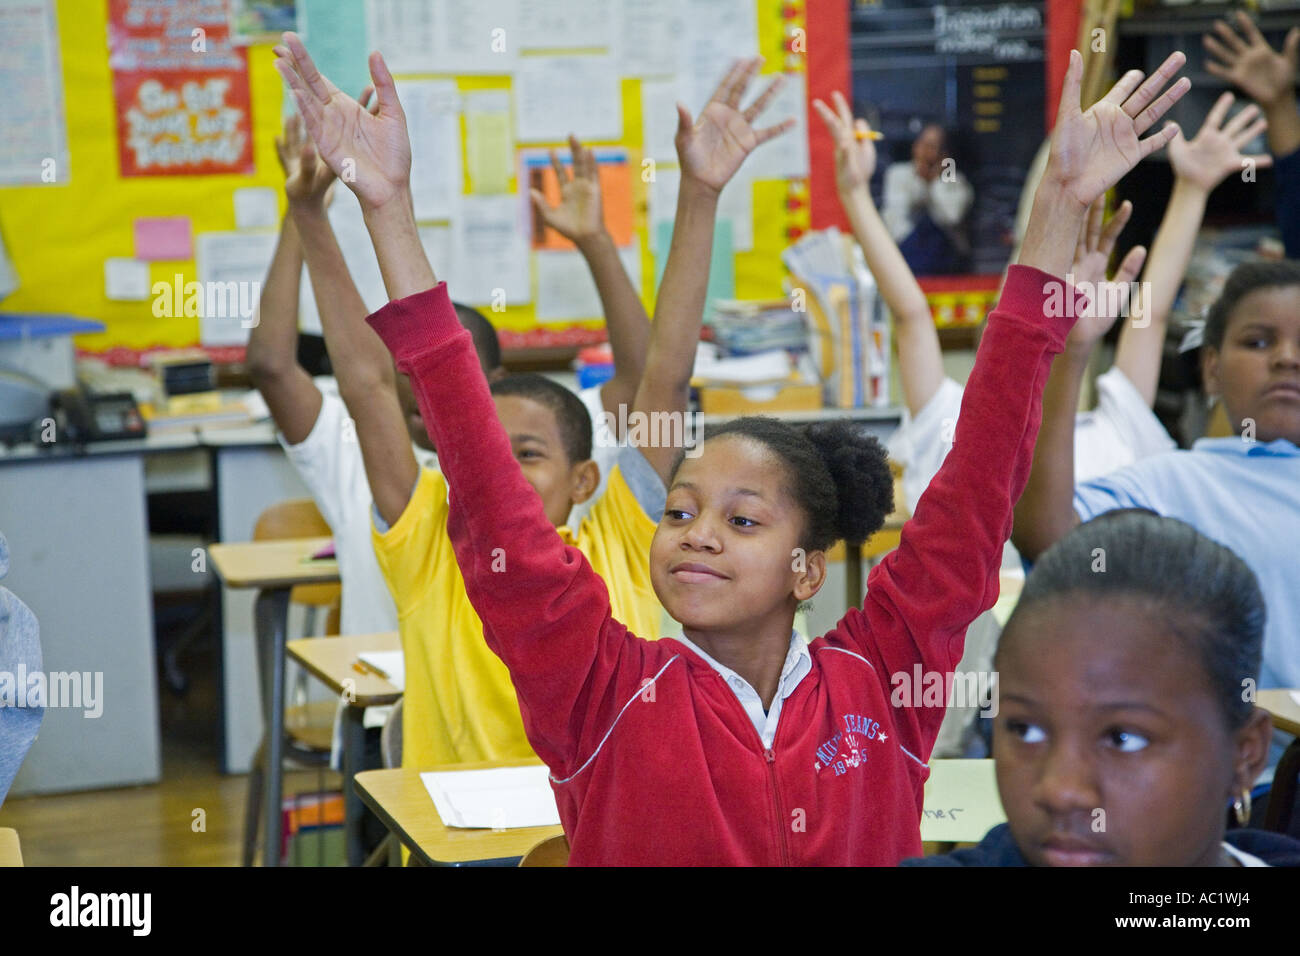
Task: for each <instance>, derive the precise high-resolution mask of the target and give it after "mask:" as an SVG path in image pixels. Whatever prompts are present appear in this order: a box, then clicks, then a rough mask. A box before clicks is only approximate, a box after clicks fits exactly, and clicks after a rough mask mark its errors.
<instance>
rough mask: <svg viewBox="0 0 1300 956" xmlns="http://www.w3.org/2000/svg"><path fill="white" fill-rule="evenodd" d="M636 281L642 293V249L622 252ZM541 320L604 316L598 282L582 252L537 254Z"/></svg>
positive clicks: (553, 251)
mask: <svg viewBox="0 0 1300 956" xmlns="http://www.w3.org/2000/svg"><path fill="white" fill-rule="evenodd" d="M618 257H619V259H620V261H622V263H623V269H624V271H625V272H627V275H628V278H629V279H630V280H631V282H632V288H634V289H636V290H637V292H638V293H639V292H640V291H641V246H640V244H639V243H638V244H635V245H631V246H627V247H626V248H624V249H619V250H618ZM536 259H537V319H538V321H539V322H573V321H577V320H579V319H598V318H601V316H602V315H603V314H604V312H603V310H602V308H601V304H600V294H599V293H598V292H597V291H596V282H595V280H594V279H592V277H591V270H590V269H589V268H588V266H587V262H586V260H585V259H584V258H583V257H582V253H580V252H577V251H573V252H566V251H555V250H551V251H541V252H538V253H537V256H536Z"/></svg>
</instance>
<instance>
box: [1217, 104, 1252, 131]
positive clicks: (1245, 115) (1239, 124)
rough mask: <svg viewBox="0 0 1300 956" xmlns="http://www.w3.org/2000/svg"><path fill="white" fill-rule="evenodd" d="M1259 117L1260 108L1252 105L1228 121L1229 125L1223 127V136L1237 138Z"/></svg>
mask: <svg viewBox="0 0 1300 956" xmlns="http://www.w3.org/2000/svg"><path fill="white" fill-rule="evenodd" d="M1257 116H1259V107H1258V106H1256V105H1255V104H1254V103H1251V104H1250V105H1249V106H1247V107H1246V108H1245V109H1244V110H1242V111H1241V112H1240V113H1238V114H1237V115H1236V116H1234V117H1233V118H1232V119H1230V120H1228V122H1227V125H1225V126H1224V127H1223V135H1224V136H1228V137H1236V136H1237V135H1239V134H1240V133H1241V131H1242V130H1243V129H1245V128H1246V127H1247V126H1248V125H1249V124H1250V122H1251V121H1252V120H1254V119H1255V118H1256V117H1257Z"/></svg>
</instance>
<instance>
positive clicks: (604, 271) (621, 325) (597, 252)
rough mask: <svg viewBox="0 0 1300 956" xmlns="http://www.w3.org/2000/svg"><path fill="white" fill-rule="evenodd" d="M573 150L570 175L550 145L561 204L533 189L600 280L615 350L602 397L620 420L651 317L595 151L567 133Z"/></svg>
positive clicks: (543, 210)
mask: <svg viewBox="0 0 1300 956" xmlns="http://www.w3.org/2000/svg"><path fill="white" fill-rule="evenodd" d="M569 149H570V152H571V154H572V156H573V175H571V176H570V175H568V174H566V172H565V170H564V165H563V164H562V163H561V162H560V158H559V156H557V155H556V153H555V150H551V165H552V167H553V168H554V169H555V177H556V179H557V180H558V181H559V184H560V204H559V205H558V206H555V207H552V206H550V205H549V204H548V203H547V202H546V197H545V196H543V195H542V194H541V193H540V192H539V191H538V190H536V189H533V190H530V192H531V194H532V197H533V206H534V208H535V209H536V210H537V215H538V216H540V217H541V219H542V222H544V223H546V225H548V226H550V227H551V228H552V229H554V230H555V231H556V232H558V233H559V234H560V235H562V236H564V238H566V239H568V240H569V241H570V242H572V243H573V244H574V245H575V246H577V247H578V251H579V252H581V253H582V257H583V259H585V260H586V262H587V268H588V269H589V270H590V271H591V277H592V279H593V280H594V281H595V283H596V292H597V293H598V294H599V295H600V305H601V308H602V309H603V310H604V313H605V328H606V330H607V331H608V332H609V347H610V349H611V350H612V351H613V353H614V377H613V378H611V379H610V380H609V381H608V382H606V383H605V384H604V385H602V386H601V389H600V399H601V404H602V405H604V407H605V411H607V412H609V413H610V415H611V416H613V421H614V422H616V423H617V424H619V425H622V423H623V422H625V421H626V418H627V416H626V414H624V415H620V414H619V406H620V405H621V406H623V407H624V408H626V409H631V407H632V401H633V399H635V397H636V389H637V385H638V384H639V383H640V381H641V371H642V369H643V368H644V367H645V360H646V350H647V348H648V347H649V343H650V320H649V319H648V318H647V317H646V314H645V306H643V305H642V304H641V297H640V296H638V295H637V292H636V289H635V288H634V287H633V286H632V280H631V279H630V278H628V274H627V270H626V269H624V268H623V261H622V260H621V259H620V258H619V255H618V247H617V246H616V245H614V239H613V237H612V236H610V234H609V230H608V229H606V228H605V217H604V207H603V206H602V204H601V195H600V173H599V169H598V167H597V164H596V156H595V154H594V153H593V152H592V151H591V150H590V149H588V148H587V147H585V146H583V145H582V143H580V142H578V138H577V137H576V136H570V137H569ZM616 437H618V438H619V439H620V440H621V439H622V438H623V436H622V435H618V436H616Z"/></svg>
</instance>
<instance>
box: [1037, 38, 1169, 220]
mask: <svg viewBox="0 0 1300 956" xmlns="http://www.w3.org/2000/svg"><path fill="white" fill-rule="evenodd" d="M1186 60H1187V57H1185V56H1184V55H1183V54H1182V53H1171V54H1170V55H1169V58H1168V59H1166V60H1165V62H1164V63H1162V64H1161V66H1160V68H1159V69H1158V70H1156V72H1155V73H1153V74H1152V75H1151V76H1150V77H1149V78H1147V80H1146V82H1143V74H1142V71H1141V70H1130V71H1129V72H1127V73H1125V74H1124V75H1123V76H1122V77H1120V79H1119V82H1117V83H1116V84H1115V85H1114V86H1113V87H1111V90H1110V92H1109V93H1107V94H1106V95H1105V96H1104V97H1102V98H1101V99H1100V100H1098V101H1097V102H1096V103H1094V104H1093V105H1092V106H1091V107H1089V108H1088V109H1087V110H1083V109H1082V108H1081V106H1080V97H1081V95H1082V82H1083V57H1082V56H1080V55H1079V51H1078V50H1071V51H1070V65H1069V68H1068V69H1067V70H1066V73H1065V83H1064V85H1063V86H1062V89H1061V105H1060V108H1059V109H1058V111H1057V114H1056V129H1055V130H1054V131H1053V132H1052V147H1051V154H1050V156H1049V157H1048V160H1047V171H1046V173H1045V174H1044V177H1043V178H1044V182H1047V183H1051V184H1052V185H1054V186H1055V187H1057V188H1059V189H1060V190H1061V191H1062V193H1063V194H1064V195H1065V196H1067V197H1069V198H1070V199H1071V200H1073V201H1074V202H1076V203H1077V204H1078V205H1079V207H1080V208H1084V207H1087V206H1089V205H1091V204H1092V203H1093V202H1094V201H1095V200H1096V199H1098V198H1099V197H1100V196H1101V195H1102V194H1103V193H1104V192H1106V190H1108V189H1110V187H1111V186H1113V185H1115V183H1117V182H1118V181H1119V180H1120V178H1121V177H1122V176H1124V174H1125V173H1127V172H1128V171H1129V170H1131V169H1132V168H1133V167H1134V166H1136V165H1137V164H1138V162H1139V161H1140V160H1142V159H1145V158H1146V157H1147V156H1149V155H1151V154H1152V153H1153V152H1155V151H1156V150H1157V149H1159V148H1160V147H1162V146H1164V145H1165V144H1166V143H1168V142H1169V141H1170V140H1171V139H1172V138H1173V137H1174V136H1175V135H1176V134H1177V132H1178V126H1177V124H1174V123H1170V124H1168V125H1166V126H1165V127H1164V128H1163V129H1162V130H1160V131H1159V132H1157V133H1153V134H1152V135H1150V136H1148V137H1147V138H1146V139H1141V138H1140V137H1141V136H1142V134H1143V133H1145V132H1146V131H1147V130H1148V129H1150V128H1151V127H1152V126H1153V125H1155V122H1156V121H1157V120H1158V119H1160V117H1161V116H1163V115H1164V114H1165V113H1167V112H1168V111H1169V108H1170V107H1172V106H1173V105H1174V104H1175V103H1177V102H1178V101H1179V100H1180V99H1182V97H1183V95H1184V94H1185V93H1186V92H1187V91H1188V90H1189V89H1190V88H1191V85H1192V84H1191V81H1190V80H1188V79H1187V78H1186V77H1183V78H1181V79H1179V80H1178V81H1177V82H1175V83H1174V84H1173V85H1172V86H1170V87H1169V88H1168V89H1167V90H1165V86H1166V85H1167V84H1168V83H1169V81H1170V80H1171V79H1173V77H1174V74H1175V73H1177V72H1178V70H1179V69H1181V68H1182V65H1183V64H1184V63H1185V62H1186ZM1161 90H1165V91H1164V93H1163V94H1161V92H1160V91H1161Z"/></svg>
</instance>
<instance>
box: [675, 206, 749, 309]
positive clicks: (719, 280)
mask: <svg viewBox="0 0 1300 956" xmlns="http://www.w3.org/2000/svg"><path fill="white" fill-rule="evenodd" d="M672 242H673V224H672V223H671V222H659V223H656V224H655V288H656V289H658V288H659V286H660V285H661V284H662V283H663V279H664V266H666V265H667V264H668V249H669V247H671V246H672ZM735 297H736V256H735V249H734V248H733V246H732V244H731V223H730V222H727V221H726V220H725V219H720V220H719V221H718V223H717V225H716V226H715V227H714V231H713V258H712V259H711V260H710V263H709V290H708V293H707V298H706V299H705V303H704V314H705V315H707V314H708V313H709V310H710V309H711V308H712V306H713V302H714V301H715V300H717V299H734V298H735Z"/></svg>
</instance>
